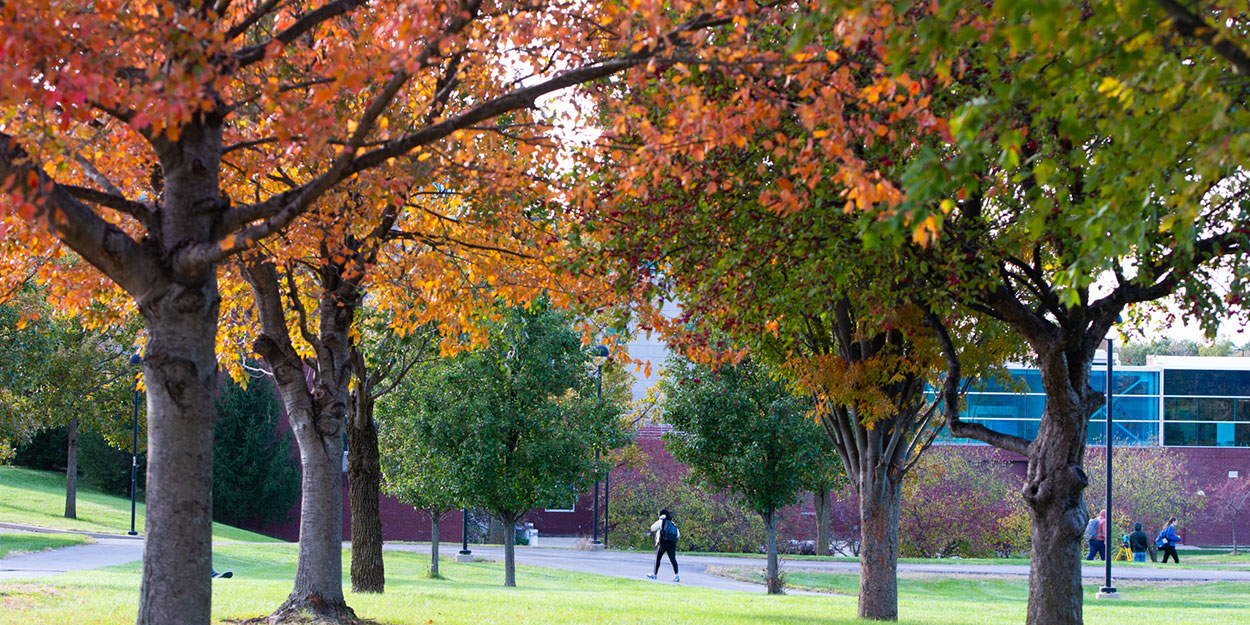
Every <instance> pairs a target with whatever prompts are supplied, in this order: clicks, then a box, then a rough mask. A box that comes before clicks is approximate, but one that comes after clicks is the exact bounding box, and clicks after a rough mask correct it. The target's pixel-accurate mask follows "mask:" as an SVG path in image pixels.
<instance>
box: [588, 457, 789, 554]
mask: <svg viewBox="0 0 1250 625" xmlns="http://www.w3.org/2000/svg"><path fill="white" fill-rule="evenodd" d="M661 508H667V509H668V510H670V511H672V513H673V518H674V521H676V523H677V526H678V527H679V528H680V529H681V539H680V540H679V541H678V542H677V546H678V547H679V548H680V549H681V550H683V551H719V552H736V553H760V552H762V550H763V546H764V523H763V522H762V521H761V520H760V517H759V515H758V514H755V513H754V512H751V511H749V510H747V509H746V508H743V507H742V506H740V505H738V504H736V503H734V502H733V499H732V498H731V497H729V496H728V495H725V494H723V493H711V492H708V491H705V490H703V489H702V488H699V487H697V486H693V485H691V484H688V483H686V482H685V481H684V480H682V479H680V478H676V477H668V478H663V477H659V476H656V475H655V474H653V473H651V472H642V473H636V474H632V475H630V476H626V477H625V478H623V479H620V480H619V481H618V480H617V479H613V480H612V508H611V510H610V511H609V517H608V526H609V527H610V528H611V532H610V535H611V542H612V546H613V547H617V548H624V549H629V548H633V549H644V550H650V549H654V548H655V539H654V538H653V537H652V535H651V534H650V532H649V530H650V527H651V524H652V523H654V522H655V519H656V513H657V512H659V510H660V509H661Z"/></svg>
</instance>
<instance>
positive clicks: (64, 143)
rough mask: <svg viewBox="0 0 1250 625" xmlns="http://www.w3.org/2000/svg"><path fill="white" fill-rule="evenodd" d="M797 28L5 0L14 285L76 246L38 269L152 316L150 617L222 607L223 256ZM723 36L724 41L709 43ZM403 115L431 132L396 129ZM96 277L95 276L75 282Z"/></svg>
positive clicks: (390, 9)
mask: <svg viewBox="0 0 1250 625" xmlns="http://www.w3.org/2000/svg"><path fill="white" fill-rule="evenodd" d="M557 16H558V17H559V19H556V17H557ZM761 16H762V17H761ZM785 17H786V14H785V13H784V11H783V10H781V9H780V8H779V7H771V6H770V7H759V6H756V5H752V4H749V3H729V4H717V5H714V6H713V5H709V6H704V5H702V4H697V3H687V2H679V3H677V4H676V5H674V4H673V3H669V2H654V1H648V2H644V3H641V4H639V5H638V6H637V7H632V8H631V9H630V10H623V9H622V8H621V7H619V6H617V5H615V4H610V3H608V4H600V3H591V4H589V5H566V4H559V3H557V4H548V3H541V4H524V3H523V4H504V5H492V6H490V7H488V8H484V7H482V5H481V4H480V3H478V2H476V0H466V1H465V2H444V1H441V0H430V1H429V2H389V3H383V4H369V3H365V2H363V0H334V1H330V2H326V3H323V4H313V3H308V2H304V1H302V0H300V1H296V2H292V3H278V2H270V1H250V2H229V1H228V0H219V1H217V2H174V3H172V4H171V3H149V2H143V3H139V4H134V3H123V4H118V3H109V2H105V3H93V4H89V5H86V4H84V5H81V6H79V5H72V6H71V5H65V4H48V3H39V2H33V1H22V2H7V3H5V4H4V5H3V7H0V32H3V33H4V35H3V37H4V45H3V48H4V49H5V50H6V51H7V52H6V53H5V54H6V56H5V62H4V64H3V69H0V81H2V82H3V83H4V84H5V85H7V86H8V87H7V88H6V89H5V90H4V92H3V94H0V107H2V109H3V115H0V118H3V119H4V120H5V121H4V122H3V123H2V124H3V125H2V126H0V183H3V185H4V189H5V191H6V199H5V200H4V205H3V206H4V228H5V229H6V234H7V236H6V245H5V263H6V266H7V267H8V268H9V269H14V270H15V271H8V272H6V273H5V279H6V280H9V279H12V277H13V276H20V275H26V273H27V272H28V270H29V267H31V266H32V265H34V264H37V263H38V262H40V261H41V260H42V259H54V260H55V259H67V258H69V257H70V250H72V253H73V254H74V255H76V257H77V258H80V259H81V260H82V261H85V262H77V261H74V260H71V261H70V262H65V263H62V264H61V265H59V266H58V267H54V268H50V267H51V266H50V265H44V267H45V269H44V270H41V271H40V279H41V280H42V281H43V282H44V283H47V284H52V283H56V284H57V285H58V288H61V289H62V291H63V294H64V297H62V298H60V300H61V302H62V303H64V304H65V305H66V306H67V307H70V308H74V307H82V305H83V304H84V303H85V302H88V301H95V302H101V303H105V304H107V305H110V306H112V307H113V308H114V309H115V310H122V309H126V308H127V307H130V308H133V309H136V310H137V312H138V313H139V314H140V315H141V316H142V317H143V319H144V321H145V325H146V327H147V329H148V332H149V341H148V343H147V347H146V350H145V354H144V359H143V366H144V376H145V380H146V383H147V388H148V389H149V393H148V395H147V398H148V399H147V401H148V408H149V412H150V414H151V415H152V419H151V430H150V433H151V437H150V439H149V440H150V443H149V450H148V482H147V484H148V489H149V494H150V495H151V497H150V498H149V501H150V505H149V508H148V515H147V522H148V524H149V525H148V527H147V536H148V543H147V549H146V550H145V559H144V569H143V575H142V582H141V587H142V590H141V592H140V600H139V603H140V607H139V615H138V622H140V623H152V622H159V623H163V624H165V623H197V624H203V623H207V622H208V620H209V611H210V605H211V602H210V593H211V586H210V584H209V580H208V579H207V578H205V577H204V575H203V571H204V570H206V569H207V568H208V567H209V564H210V536H209V529H208V528H209V523H208V520H209V519H210V517H211V495H210V486H209V484H210V480H209V479H208V476H209V474H210V471H211V464H212V461H211V449H212V423H213V421H212V414H211V413H212V405H213V398H214V396H215V393H216V384H217V377H218V375H217V358H216V355H217V354H216V346H217V345H216V339H217V329H218V320H219V312H220V301H221V296H222V291H221V288H220V283H219V282H218V272H219V270H220V268H221V267H222V266H223V263H226V262H228V261H229V259H231V258H233V257H235V256H238V255H239V254H240V253H242V252H244V251H246V250H251V249H255V248H256V247H257V246H258V245H259V244H260V243H262V242H264V241H266V240H269V239H271V238H274V237H275V235H278V234H280V233H282V232H283V231H285V230H286V229H287V228H288V227H289V226H290V225H292V224H293V223H295V222H297V221H298V220H299V219H300V218H301V217H302V215H304V213H306V212H307V211H308V210H309V209H310V208H312V207H313V206H314V205H316V204H317V203H318V202H319V201H321V200H322V198H323V196H325V195H326V193H327V192H329V191H331V190H332V189H335V188H336V187H338V186H340V185H341V184H342V183H344V182H345V181H347V180H349V179H351V178H353V177H355V176H358V175H360V174H362V173H364V172H367V171H369V170H373V169H376V168H378V167H380V166H383V165H386V164H388V163H392V162H394V161H393V159H394V160H400V159H402V160H404V161H408V160H409V159H411V160H412V161H413V162H415V163H426V165H423V166H419V167H418V170H421V169H422V168H429V169H431V170H432V169H434V168H437V167H439V165H440V163H441V162H442V157H444V156H446V155H452V156H453V157H454V156H456V155H458V154H461V151H460V147H459V145H460V143H459V142H460V140H461V139H463V138H466V137H470V138H471V137H472V136H477V135H481V134H487V135H489V134H497V133H501V132H503V133H521V134H525V135H530V134H531V133H534V134H538V133H541V132H542V130H543V126H544V124H537V125H534V126H528V125H521V126H518V127H509V126H508V125H506V124H505V125H503V126H502V127H501V126H497V125H492V120H495V119H496V118H498V117H499V116H500V115H502V114H505V113H508V112H510V111H518V110H525V109H531V108H533V107H534V106H535V102H536V100H537V99H538V98H540V97H542V96H544V95H546V94H549V93H552V92H555V91H558V90H560V89H564V88H566V87H570V86H574V85H578V84H583V83H586V82H587V81H593V80H597V79H600V78H604V77H606V76H610V75H612V74H614V73H617V72H621V71H625V70H630V69H632V68H636V67H638V66H643V65H646V64H647V63H648V62H649V61H650V60H651V59H653V58H656V57H662V56H665V55H671V54H675V53H676V51H677V50H678V49H680V50H681V55H683V56H686V55H693V56H696V57H701V56H706V57H708V58H715V59H719V58H722V57H723V58H724V59H725V60H727V61H732V60H733V56H732V54H731V51H732V49H733V48H734V47H735V45H736V44H737V43H738V42H740V41H741V40H742V36H741V35H739V34H738V32H737V31H736V30H735V29H734V28H733V25H734V24H735V18H737V19H739V20H743V21H752V20H756V19H771V20H774V21H777V20H783V19H785ZM709 28H715V29H718V30H719V32H720V33H721V35H722V36H719V37H715V38H708V37H705V36H703V35H702V32H703V31H705V30H707V29H709ZM722 49H724V52H723V53H722V52H721V50H722ZM505 68H508V69H505ZM392 114H394V115H392ZM395 116H399V117H403V118H405V119H408V118H412V119H415V120H416V122H415V123H414V124H413V125H411V126H409V125H396V126H395V127H388V123H389V122H390V120H391V118H392V117H395ZM326 150H329V151H330V152H331V153H333V156H332V157H330V158H323V156H324V155H325V152H326ZM430 161H433V162H430ZM291 172H296V173H298V174H299V175H297V176H296V175H291ZM275 177H276V178H278V181H279V184H277V185H275V184H271V183H273V182H274V180H273V179H274V178H275ZM287 180H293V181H294V182H295V184H294V185H286V184H285V182H286V181H287ZM19 241H20V243H17V242H19ZM88 266H90V267H94V269H95V270H98V273H96V272H91V271H79V270H83V269H87V268H88ZM61 269H64V270H65V271H61ZM328 426H329V427H328V428H327V430H326V431H327V432H328V431H330V430H332V429H334V428H333V426H334V423H333V418H332V420H331V422H330V423H329V424H328Z"/></svg>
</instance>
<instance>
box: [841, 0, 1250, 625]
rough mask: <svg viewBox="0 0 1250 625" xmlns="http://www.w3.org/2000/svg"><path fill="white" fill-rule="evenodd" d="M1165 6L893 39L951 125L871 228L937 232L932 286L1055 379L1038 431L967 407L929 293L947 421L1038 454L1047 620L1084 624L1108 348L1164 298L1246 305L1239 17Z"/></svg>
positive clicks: (1041, 584) (938, 28)
mask: <svg viewBox="0 0 1250 625" xmlns="http://www.w3.org/2000/svg"><path fill="white" fill-rule="evenodd" d="M1158 5H1160V6H1164V9H1165V10H1160V9H1159V7H1158V6H1156V3H1151V2H1136V3H1133V4H1132V6H1131V7H1125V6H1123V5H1115V4H1112V3H1091V4H1088V5H1082V6H1081V7H1067V6H1065V7H1058V6H1043V5H1042V4H1040V3H1031V2H1024V3H1007V2H996V3H988V4H982V3H954V4H950V5H945V6H943V7H940V8H938V9H937V13H936V15H934V16H933V17H934V19H932V20H928V19H926V20H921V21H918V22H913V23H912V24H910V25H908V26H907V27H905V28H899V29H897V33H896V35H895V36H894V37H893V38H892V39H891V40H892V42H893V43H892V44H890V46H891V47H892V50H893V51H892V52H891V53H889V54H888V59H889V60H890V61H891V62H893V63H895V64H896V65H897V66H898V67H899V71H903V70H904V69H906V68H914V67H917V66H918V65H923V66H924V67H926V68H928V69H930V70H931V71H933V72H934V75H935V76H936V77H937V78H938V82H937V83H935V84H936V85H939V86H940V88H941V89H940V91H935V92H934V98H935V102H945V103H946V104H947V106H949V109H947V110H948V111H949V112H947V113H944V116H946V117H947V118H948V119H950V127H951V131H952V132H951V134H950V135H949V137H945V138H943V140H942V141H941V142H936V143H928V144H923V145H916V146H914V149H912V150H911V151H910V152H909V153H908V154H907V157H908V158H907V160H906V161H905V162H902V161H901V162H900V163H901V165H902V167H901V168H900V169H901V173H900V174H899V180H900V181H902V182H901V186H902V190H903V193H904V198H905V199H904V200H903V201H901V202H900V203H899V204H897V205H893V206H880V207H877V208H876V209H874V210H871V211H869V212H868V214H869V216H870V219H867V220H865V222H863V223H865V224H872V226H871V228H872V229H873V230H875V231H877V232H878V234H879V235H880V236H881V240H883V241H888V242H889V244H891V245H893V246H905V245H914V244H920V245H924V246H927V249H928V250H929V251H930V255H929V257H928V258H927V259H926V264H925V265H923V266H922V267H921V266H918V267H917V268H918V269H923V270H924V271H925V274H926V275H928V276H930V282H931V283H932V284H934V285H936V286H938V287H940V288H942V289H943V290H946V291H948V292H950V293H952V294H953V295H954V297H956V298H957V299H958V300H959V301H961V302H963V309H964V310H966V311H976V312H978V313H980V314H983V315H986V316H988V317H990V318H994V319H997V320H999V321H1001V322H1002V323H1005V324H1007V325H1008V326H1010V327H1011V328H1012V331H1013V332H1014V333H1016V334H1017V335H1018V336H1019V337H1020V338H1021V339H1022V340H1023V341H1024V342H1025V343H1027V344H1028V347H1029V349H1030V351H1032V352H1033V356H1032V357H1033V359H1034V360H1035V361H1036V363H1037V366H1038V368H1039V370H1040V372H1041V378H1042V383H1043V386H1044V388H1045V391H1046V408H1045V411H1044V412H1043V414H1042V418H1041V425H1040V428H1039V431H1038V434H1037V435H1036V436H1035V437H1033V438H1032V439H1026V438H1021V437H1018V436H1012V435H1007V434H1003V433H1000V432H995V431H992V430H990V429H989V428H986V427H984V426H983V425H980V424H976V423H969V422H965V421H962V420H961V419H960V417H959V402H958V398H957V396H956V392H957V389H958V387H959V385H960V384H961V380H962V374H963V373H965V372H963V371H961V369H960V367H961V364H962V363H961V362H960V359H959V357H958V355H959V353H960V349H959V348H957V347H955V346H953V345H951V344H949V342H947V339H948V338H950V334H949V333H948V332H946V330H945V329H944V328H943V326H944V325H945V324H944V323H942V322H941V320H939V319H937V318H936V316H937V315H938V314H943V315H944V314H946V313H947V311H948V307H946V306H944V305H938V306H931V307H930V311H931V312H932V313H933V314H931V315H930V316H929V323H930V325H931V327H933V328H934V331H935V333H936V335H937V336H938V337H939V340H941V341H942V342H943V343H944V351H945V352H946V354H947V361H948V374H947V377H946V381H945V385H944V393H945V395H946V409H945V410H946V421H947V426H948V427H949V429H950V431H951V433H952V434H953V435H955V436H958V437H966V438H974V439H978V440H981V441H983V442H987V443H990V444H992V445H994V446H996V447H999V448H1002V449H1006V450H1010V451H1014V452H1017V453H1020V454H1022V455H1024V456H1026V457H1027V458H1028V469H1027V475H1026V480H1025V484H1024V486H1023V489H1022V493H1023V496H1024V500H1025V502H1026V503H1027V505H1028V507H1029V513H1030V520H1031V530H1030V531H1031V534H1032V545H1033V546H1032V558H1031V561H1030V568H1031V572H1030V581H1029V584H1030V587H1029V606H1028V612H1027V622H1029V623H1031V624H1040V623H1047V624H1052V623H1054V624H1060V625H1069V624H1079V623H1081V622H1082V620H1083V615H1082V598H1083V594H1082V588H1081V572H1080V565H1079V552H1080V543H1081V532H1082V529H1083V527H1084V524H1085V522H1086V520H1087V519H1088V517H1089V511H1088V509H1087V507H1086V505H1085V502H1084V498H1083V491H1084V490H1085V488H1086V486H1088V484H1089V482H1090V478H1089V476H1088V475H1087V473H1086V472H1085V470H1084V469H1083V468H1082V466H1083V464H1084V456H1085V452H1086V439H1087V431H1088V424H1089V418H1090V416H1091V415H1093V414H1094V412H1095V411H1097V410H1098V409H1099V408H1100V407H1101V406H1102V405H1103V395H1102V393H1099V392H1097V391H1095V390H1094V389H1093V388H1092V387H1091V385H1090V378H1091V370H1090V365H1091V363H1092V360H1093V356H1094V352H1095V350H1096V349H1097V347H1098V346H1099V345H1100V344H1101V343H1102V341H1103V339H1104V338H1105V337H1106V336H1107V333H1108V332H1109V331H1110V330H1111V328H1112V327H1113V325H1115V323H1116V320H1117V318H1118V317H1119V316H1120V315H1121V313H1128V316H1129V318H1130V321H1132V320H1133V318H1134V316H1135V315H1139V314H1142V313H1144V312H1147V311H1148V310H1149V306H1148V303H1149V302H1156V301H1159V300H1161V299H1163V298H1167V297H1174V298H1175V299H1176V300H1177V301H1178V302H1179V303H1180V304H1181V305H1182V307H1183V309H1184V312H1185V314H1186V315H1189V316H1191V317H1192V318H1194V319H1197V320H1199V321H1200V322H1201V323H1202V324H1203V326H1204V327H1205V328H1206V329H1207V330H1208V331H1213V330H1214V326H1215V325H1216V324H1217V320H1218V319H1219V318H1220V317H1222V316H1224V315H1225V314H1227V313H1228V312H1229V311H1232V310H1236V309H1237V308H1238V306H1239V305H1240V302H1241V300H1242V295H1241V290H1242V286H1241V285H1242V284H1243V281H1242V280H1241V279H1240V278H1236V277H1235V278H1234V279H1232V280H1231V281H1229V280H1228V279H1227V278H1226V277H1223V278H1221V277H1218V276H1221V275H1233V276H1238V275H1239V272H1240V271H1241V266H1240V263H1239V262H1237V261H1236V260H1235V259H1236V258H1237V256H1238V255H1239V254H1240V253H1241V252H1242V251H1244V249H1245V246H1246V244H1247V241H1246V229H1245V223H1244V214H1245V212H1244V211H1245V208H1244V189H1245V179H1244V178H1245V175H1244V171H1243V170H1242V169H1241V164H1242V163H1244V146H1245V145H1247V142H1246V141H1245V134H1244V132H1243V130H1242V129H1243V128H1244V127H1245V126H1244V122H1245V121H1246V120H1245V115H1246V113H1245V112H1244V107H1242V106H1241V105H1240V102H1242V100H1243V97H1244V91H1243V81H1244V78H1242V76H1241V74H1240V73H1239V69H1238V66H1237V65H1236V63H1234V62H1232V61H1229V60H1228V59H1227V58H1226V57H1225V56H1224V54H1225V53H1226V52H1228V50H1227V47H1228V46H1229V45H1233V46H1234V47H1237V46H1239V43H1234V42H1240V41H1243V40H1244V37H1240V36H1239V35H1237V34H1236V28H1234V32H1231V33H1230V34H1229V38H1228V39H1224V38H1221V40H1220V42H1218V44H1216V45H1214V46H1209V45H1208V44H1211V43H1213V42H1212V40H1211V39H1210V38H1209V37H1207V35H1209V34H1210V33H1206V31H1202V32H1195V31H1193V30H1192V29H1190V30H1186V27H1185V25H1184V23H1183V22H1182V21H1178V18H1177V17H1176V16H1175V15H1173V13H1174V12H1175V11H1174V9H1177V7H1176V6H1173V5H1171V4H1170V3H1163V2H1161V3H1158ZM1125 11H1129V12H1127V13H1126V12H1125ZM1221 11H1222V10H1218V9H1217V10H1215V11H1214V12H1213V13H1212V15H1215V14H1219V15H1230V16H1231V15H1232V13H1231V12H1228V11H1224V12H1221ZM1221 19H1222V18H1221ZM1229 19H1230V20H1231V21H1230V22H1229V24H1233V25H1234V26H1235V25H1236V24H1239V23H1240V22H1239V21H1238V20H1239V19H1240V18H1232V17H1230V18H1229ZM1191 35H1192V36H1193V37H1194V38H1192V39H1190V38H1188V37H1190V36H1191ZM1193 94H1202V95H1201V97H1192V95H1193ZM952 96H956V97H955V99H951V97H952ZM942 98H945V99H942ZM883 232H886V234H882V233H883ZM1223 272H1229V273H1228V274H1224V273H1223Z"/></svg>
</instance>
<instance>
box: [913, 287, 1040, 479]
mask: <svg viewBox="0 0 1250 625" xmlns="http://www.w3.org/2000/svg"><path fill="white" fill-rule="evenodd" d="M917 305H919V306H920V308H921V309H922V310H924V320H925V323H926V324H927V325H928V326H929V328H930V329H932V330H933V334H934V336H935V337H937V340H938V344H939V345H941V346H942V356H943V357H944V358H945V360H946V380H945V381H943V383H942V390H941V392H940V396H941V398H942V402H943V404H944V406H945V410H944V413H945V414H944V416H945V418H946V427H947V429H949V430H950V431H951V434H952V435H954V436H958V437H959V438H971V439H975V440H979V441H981V442H983V443H989V444H990V445H993V446H995V447H997V448H999V449H1006V450H1007V451H1014V452H1016V453H1018V454H1020V455H1023V456H1027V455H1029V441H1028V440H1026V439H1023V438H1021V437H1019V436H1013V435H1011V434H1003V433H1002V432H995V431H994V430H991V429H989V428H987V427H985V426H984V425H981V424H980V423H968V422H966V421H964V420H962V419H961V418H960V417H959V382H960V377H961V376H962V373H961V368H960V364H959V354H958V352H956V351H955V343H954V342H953V341H951V336H950V333H949V332H947V330H946V324H944V323H942V320H941V319H939V318H938V316H937V313H934V312H933V310H932V309H930V308H929V307H928V306H925V305H924V304H923V303H921V302H917Z"/></svg>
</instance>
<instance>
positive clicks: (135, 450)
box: [126, 353, 143, 536]
mask: <svg viewBox="0 0 1250 625" xmlns="http://www.w3.org/2000/svg"><path fill="white" fill-rule="evenodd" d="M142 362H143V356H140V355H139V354H137V353H136V354H131V355H130V365H131V366H137V365H139V364H141V363H142ZM130 429H131V438H130V531H129V532H126V533H127V534H129V535H131V536H138V535H139V532H136V531H135V497H136V495H137V494H138V490H137V489H138V485H137V481H138V477H139V379H138V376H135V404H134V411H133V412H132V413H131V415H130Z"/></svg>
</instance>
